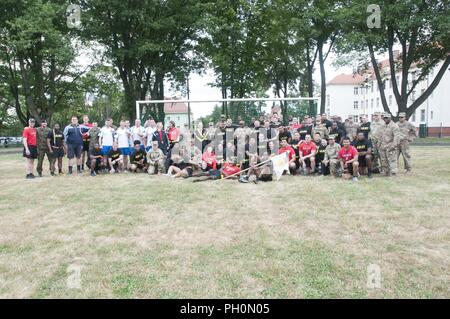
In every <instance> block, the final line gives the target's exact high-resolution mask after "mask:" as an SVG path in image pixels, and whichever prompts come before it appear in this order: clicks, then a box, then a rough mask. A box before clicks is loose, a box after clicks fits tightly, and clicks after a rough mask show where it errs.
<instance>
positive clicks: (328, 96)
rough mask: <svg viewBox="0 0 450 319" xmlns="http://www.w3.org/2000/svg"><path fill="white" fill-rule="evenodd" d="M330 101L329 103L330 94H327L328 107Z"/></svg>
mask: <svg viewBox="0 0 450 319" xmlns="http://www.w3.org/2000/svg"><path fill="white" fill-rule="evenodd" d="M330 103H331V102H330V95H329V94H328V95H327V106H328V107H330Z"/></svg>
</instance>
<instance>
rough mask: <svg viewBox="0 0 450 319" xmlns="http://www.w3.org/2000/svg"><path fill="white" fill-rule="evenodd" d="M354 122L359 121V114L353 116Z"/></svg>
mask: <svg viewBox="0 0 450 319" xmlns="http://www.w3.org/2000/svg"><path fill="white" fill-rule="evenodd" d="M353 122H355V123H358V122H359V117H358V116H357V115H355V116H353Z"/></svg>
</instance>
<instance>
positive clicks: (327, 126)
mask: <svg viewBox="0 0 450 319" xmlns="http://www.w3.org/2000/svg"><path fill="white" fill-rule="evenodd" d="M322 123H323V124H325V127H326V128H328V129H329V128H330V127H331V126H332V125H333V123H332V122H331V121H330V120H325V121H322Z"/></svg>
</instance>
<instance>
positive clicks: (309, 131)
mask: <svg viewBox="0 0 450 319" xmlns="http://www.w3.org/2000/svg"><path fill="white" fill-rule="evenodd" d="M312 129H313V126H312V125H308V126H302V127H300V128H299V129H298V130H297V131H298V132H299V133H300V140H301V141H304V140H305V138H306V135H311V134H312Z"/></svg>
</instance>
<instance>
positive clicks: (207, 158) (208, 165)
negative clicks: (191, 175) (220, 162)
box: [202, 146, 217, 171]
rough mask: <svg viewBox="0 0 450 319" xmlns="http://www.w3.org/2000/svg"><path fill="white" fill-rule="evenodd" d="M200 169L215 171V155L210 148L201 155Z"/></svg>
mask: <svg viewBox="0 0 450 319" xmlns="http://www.w3.org/2000/svg"><path fill="white" fill-rule="evenodd" d="M202 169H203V170H204V171H209V170H216V169H217V159H216V154H214V152H213V148H212V146H208V148H207V149H206V151H205V153H203V155H202Z"/></svg>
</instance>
